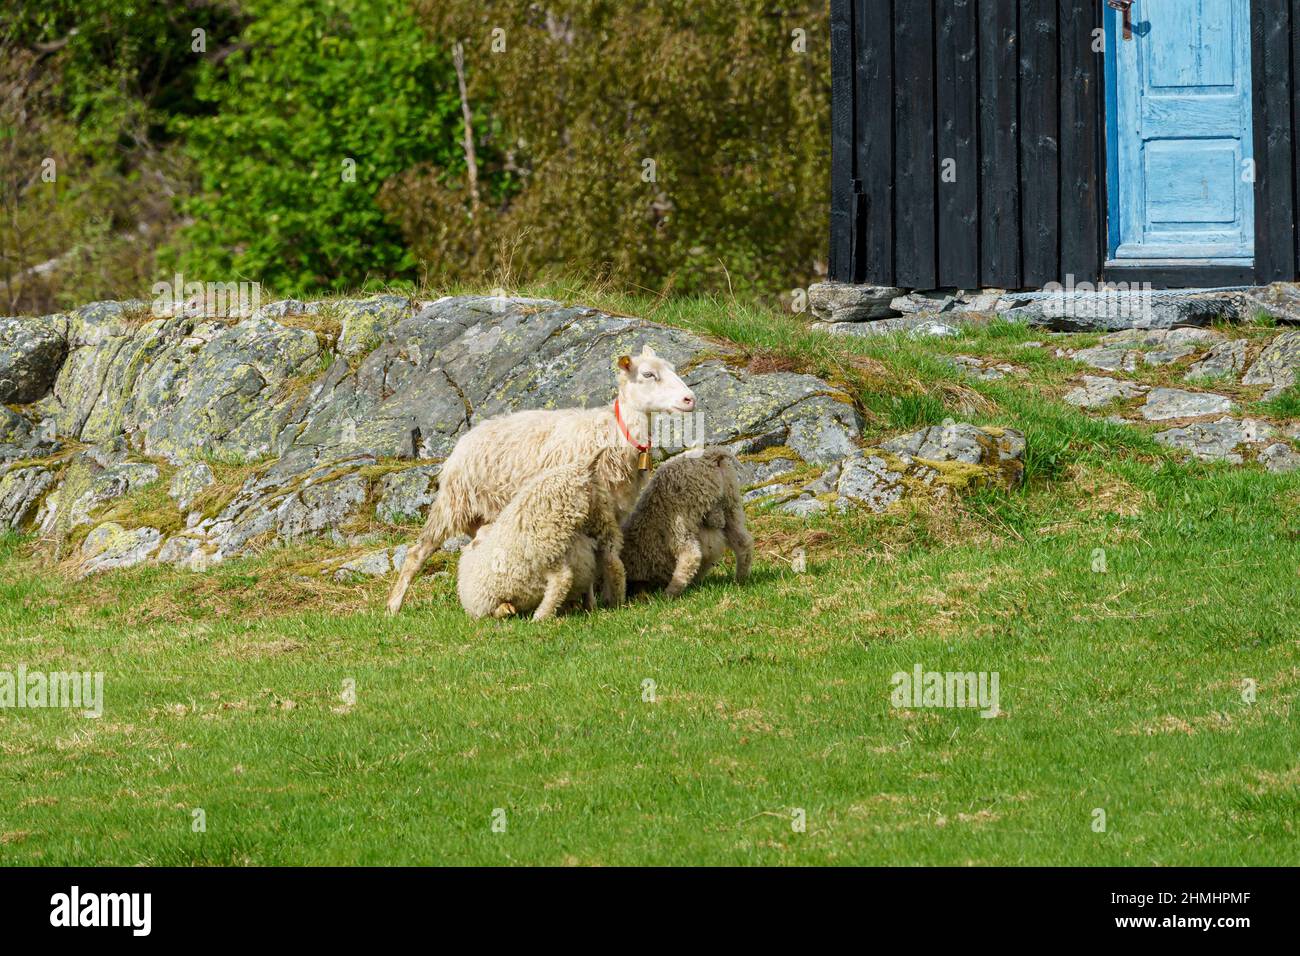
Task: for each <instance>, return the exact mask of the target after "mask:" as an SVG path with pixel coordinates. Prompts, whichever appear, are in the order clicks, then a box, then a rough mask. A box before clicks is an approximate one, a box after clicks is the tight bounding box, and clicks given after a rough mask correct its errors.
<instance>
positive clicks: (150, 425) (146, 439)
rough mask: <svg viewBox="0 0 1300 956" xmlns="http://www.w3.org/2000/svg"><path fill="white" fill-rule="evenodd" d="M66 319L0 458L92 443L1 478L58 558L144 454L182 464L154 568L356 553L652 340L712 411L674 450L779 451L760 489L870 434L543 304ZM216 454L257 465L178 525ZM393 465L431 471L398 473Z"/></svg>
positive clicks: (710, 350) (765, 385)
mask: <svg viewBox="0 0 1300 956" xmlns="http://www.w3.org/2000/svg"><path fill="white" fill-rule="evenodd" d="M24 321H27V320H24ZM42 321H45V320H42ZM58 321H59V322H62V325H59V324H58V323H57V322H55V321H54V320H50V321H49V323H48V324H50V327H52V328H55V329H56V330H57V331H58V332H59V333H60V335H61V336H62V341H63V342H65V343H66V356H62V357H61V365H59V366H58V368H57V374H56V375H54V376H53V382H52V385H50V386H49V391H48V394H45V395H43V396H42V397H40V398H39V400H38V401H37V402H36V403H35V404H34V405H32V406H31V408H30V409H27V408H25V409H19V410H14V409H8V408H4V406H2V405H0V409H3V414H2V415H0V460H9V461H10V463H11V464H17V465H20V466H21V465H22V462H23V461H24V460H25V459H26V458H31V457H33V454H32V449H35V448H37V447H39V448H41V449H43V453H45V454H48V453H49V452H50V451H51V450H52V449H53V448H54V447H56V446H55V445H54V444H53V442H54V441H55V440H56V438H55V434H54V433H55V432H57V436H58V437H59V438H62V439H64V440H65V441H66V440H74V441H80V442H84V443H87V444H89V445H90V446H91V447H90V448H88V449H86V450H84V451H80V452H78V453H77V454H75V455H68V456H64V457H63V458H60V459H59V461H58V464H57V467H55V466H51V467H50V468H46V469H44V470H42V471H32V472H31V473H30V474H27V475H25V476H22V480H21V481H20V479H19V478H18V477H13V478H9V480H8V485H7V486H6V500H7V501H8V503H9V509H8V510H9V512H10V519H9V520H11V521H14V522H16V523H18V524H20V525H23V526H24V527H27V526H30V525H31V524H32V522H33V520H37V521H38V522H39V527H40V528H41V530H42V533H43V534H48V535H49V536H50V537H51V538H52V540H54V541H56V542H58V544H56V548H58V547H62V543H63V542H68V541H74V540H76V539H75V536H74V535H73V534H72V533H71V532H72V531H73V529H74V528H75V527H76V526H77V525H79V524H82V523H85V522H93V521H94V519H95V516H96V515H98V514H100V513H101V512H102V510H103V509H104V507H105V506H107V505H108V504H109V503H110V502H112V501H113V500H114V499H115V498H117V497H119V496H120V495H122V494H133V493H135V492H136V491H138V490H139V488H140V487H141V486H142V485H143V484H145V483H147V482H148V481H153V480H156V479H157V478H158V469H157V465H156V464H154V463H141V462H140V461H138V459H139V458H140V457H145V458H149V459H153V460H154V461H155V462H159V461H166V462H169V463H172V464H175V465H177V466H178V471H177V473H176V476H175V478H174V480H173V482H172V484H171V486H170V488H169V491H170V493H171V497H172V498H173V499H174V500H175V502H176V510H177V512H178V514H177V515H175V516H173V517H172V518H171V519H170V521H171V523H169V524H167V525H164V526H165V527H181V526H184V527H185V531H184V532H180V533H173V534H171V535H169V536H168V537H167V540H166V541H165V542H162V541H159V542H157V544H158V547H157V548H155V549H154V551H153V552H152V553H151V559H154V560H160V561H166V562H169V563H176V564H182V565H186V566H193V564H194V563H195V562H197V563H200V564H204V565H206V564H207V563H215V562H218V561H221V560H224V559H225V558H228V557H231V556H233V555H237V554H245V553H249V552H250V551H253V550H255V549H257V548H258V547H261V546H262V545H263V544H265V543H270V542H274V541H279V540H284V539H288V538H295V537H300V536H304V535H317V534H330V535H334V536H340V535H341V536H343V537H349V538H350V535H351V531H350V530H349V529H356V528H360V527H362V526H363V525H364V524H365V522H367V521H369V520H370V518H371V514H370V509H372V508H373V509H374V516H375V517H376V518H378V520H381V521H392V520H400V519H401V518H418V517H420V516H421V515H422V514H423V513H424V512H425V511H427V508H428V506H429V504H430V502H431V501H432V498H433V495H434V493H435V490H436V481H435V478H436V474H437V470H438V466H437V464H436V459H440V458H442V457H444V456H445V455H446V454H447V453H449V452H450V450H451V448H452V447H453V446H454V445H455V443H456V440H457V439H458V438H459V437H460V436H461V435H462V434H464V432H465V431H466V430H468V429H469V428H470V427H472V426H473V425H474V424H476V423H477V422H479V421H482V420H483V419H485V418H487V417H490V416H495V415H502V414H508V413H511V412H515V411H520V410H524V409H530V408H561V407H569V406H575V405H576V406H585V407H595V406H600V405H605V404H606V403H608V402H610V401H611V400H612V397H613V394H614V367H615V361H616V359H617V357H618V356H619V355H622V354H626V353H630V352H637V351H639V350H640V348H641V347H642V346H643V345H647V344H648V345H651V346H653V347H654V348H655V350H656V351H657V352H659V354H661V355H663V356H664V357H666V358H668V359H669V360H670V361H673V362H674V363H676V364H677V366H678V368H679V370H680V371H681V373H682V376H683V378H684V379H685V380H686V381H687V382H688V383H689V384H690V385H691V386H692V387H693V388H694V390H695V393H696V396H697V400H698V407H699V409H700V410H701V414H700V415H698V416H695V417H693V418H692V420H691V422H690V425H691V428H690V430H691V431H692V432H693V433H692V434H690V435H683V436H682V437H683V439H684V440H686V439H688V440H690V442H691V443H695V442H705V443H713V444H724V445H727V446H729V447H732V448H734V449H735V450H736V451H738V452H741V453H750V454H754V453H761V452H763V451H764V450H765V449H770V448H780V449H782V450H783V451H784V452H785V454H784V455H783V456H782V458H783V460H782V461H780V462H777V461H775V459H773V463H772V464H770V465H767V466H765V467H764V469H763V471H764V474H766V475H769V476H770V475H774V474H779V473H781V472H783V471H788V470H791V469H793V468H795V467H802V466H804V465H814V466H815V465H830V464H833V463H835V462H837V461H839V460H840V459H843V458H844V457H846V456H847V455H849V454H851V453H852V452H853V451H854V449H855V442H856V440H857V438H858V435H859V434H860V425H861V422H860V419H859V416H858V413H857V411H856V410H855V408H854V405H853V402H852V399H851V397H850V396H849V395H848V394H846V393H845V392H843V391H842V390H840V389H838V388H836V387H834V386H831V385H829V384H827V383H826V382H824V381H822V380H820V379H818V378H816V377H814V376H812V375H805V374H800V373H798V372H786V371H782V372H770V373H751V372H748V371H747V370H746V369H745V367H744V366H745V364H746V361H747V357H746V356H745V355H744V354H743V353H742V352H741V351H740V350H738V349H735V348H733V347H730V346H727V345H725V344H719V343H716V342H711V341H707V340H705V339H702V338H700V337H699V336H697V335H694V334H692V333H690V332H686V331H683V330H681V329H675V328H668V327H665V326H660V325H655V324H653V323H649V322H645V321H643V320H640V319H635V318H628V317H624V316H615V315H609V314H607V313H603V312H600V311H597V310H594V309H589V308H582V307H572V306H564V305H561V304H559V303H556V302H551V301H548V300H541V299H524V298H512V297H505V296H460V297H448V298H444V299H439V300H437V301H436V302H429V303H419V304H417V303H413V302H410V301H409V300H407V299H405V298H402V297H397V296H376V297H372V298H369V299H363V300H348V301H341V302H337V301H336V302H329V303H303V302H296V301H293V300H286V301H284V302H278V303H271V304H270V305H268V306H265V307H263V308H261V309H258V310H257V311H256V312H255V313H254V314H253V315H252V316H250V317H249V318H247V319H245V320H242V321H239V322H237V323H231V322H229V321H226V320H220V321H217V320H212V319H209V318H206V317H205V316H204V315H203V314H202V310H201V308H200V309H181V310H174V311H172V312H169V313H167V314H157V315H155V314H153V313H152V312H151V311H150V310H149V309H148V308H147V307H146V306H145V305H144V304H143V303H115V302H101V303H94V304H92V305H89V306H86V307H84V308H82V309H78V310H75V311H74V312H71V313H69V314H68V315H67V316H66V317H65V318H63V319H61V320H58ZM38 422H39V428H40V430H41V435H40V436H37V435H36V429H37V427H38V425H37V423H38ZM38 437H39V438H40V440H41V441H43V442H44V444H39V443H38V442H37V439H38ZM47 439H48V440H47ZM664 450H665V451H666V452H668V453H672V452H674V451H676V450H679V449H677V448H674V447H665V449H664ZM209 457H212V458H214V459H217V460H220V461H223V462H228V463H230V464H232V465H236V464H252V463H255V462H257V461H259V460H264V464H262V465H261V466H260V467H257V468H256V470H255V471H254V472H253V473H252V475H251V477H248V478H247V479H246V480H245V481H244V483H243V485H242V486H241V487H240V488H239V490H238V491H237V492H235V493H234V494H233V495H231V496H230V497H229V500H226V501H224V502H215V501H214V502H213V503H212V505H211V506H210V507H207V508H205V509H204V511H203V513H200V512H197V511H191V512H190V513H189V514H186V512H187V511H189V509H191V508H192V506H193V505H194V503H195V501H196V499H197V498H198V497H199V496H201V495H203V493H204V490H205V489H208V488H211V487H212V486H213V481H214V477H215V476H214V471H213V468H212V466H210V465H209V464H208V462H207V459H208V458H209ZM393 459H407V460H412V461H416V460H419V459H425V460H426V463H424V464H419V465H417V466H416V467H413V468H409V469H405V470H393V469H392V460H393ZM32 467H33V468H34V467H36V466H35V465H33V466H32ZM20 485H21V487H20ZM37 485H39V487H37ZM826 494H827V495H828V496H829V495H830V494H831V493H830V492H826ZM151 507H153V505H151ZM33 509H38V510H36V511H34V510H33ZM102 520H103V519H102V518H100V521H101V522H102ZM159 523H161V522H159ZM111 530H112V529H111V528H110V529H108V531H104V532H101V533H100V534H99V535H98V536H97V538H96V540H99V539H100V538H104V537H105V536H106V535H108V533H109V531H111ZM125 530H127V531H132V530H134V529H129V528H128V529H125ZM115 560H116V559H115V558H112V557H110V558H106V559H103V560H102V561H99V563H98V564H97V565H96V567H99V566H100V565H102V564H104V563H105V562H107V563H109V564H112V563H113V562H114V561H115Z"/></svg>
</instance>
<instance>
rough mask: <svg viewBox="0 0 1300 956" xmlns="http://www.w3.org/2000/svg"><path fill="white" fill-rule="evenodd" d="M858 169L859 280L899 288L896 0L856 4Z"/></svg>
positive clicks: (877, 0)
mask: <svg viewBox="0 0 1300 956" xmlns="http://www.w3.org/2000/svg"><path fill="white" fill-rule="evenodd" d="M854 2H855V3H856V6H855V8H854V24H853V28H854V29H853V32H854V46H855V47H856V52H857V64H856V73H857V76H856V81H857V101H856V106H857V124H856V126H857V135H858V143H857V170H858V180H859V182H861V183H862V197H861V201H860V208H861V210H862V215H861V219H862V220H863V221H862V223H861V229H862V235H861V246H860V248H861V259H862V261H861V262H860V263H858V264H857V266H858V269H860V273H859V276H858V277H859V278H860V279H861V280H862V281H864V282H868V283H871V284H872V285H893V284H894V50H893V22H894V0H854Z"/></svg>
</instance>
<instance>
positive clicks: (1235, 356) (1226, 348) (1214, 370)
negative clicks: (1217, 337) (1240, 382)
mask: <svg viewBox="0 0 1300 956" xmlns="http://www.w3.org/2000/svg"><path fill="white" fill-rule="evenodd" d="M1245 367H1246V340H1245V339H1232V340H1230V341H1227V342H1220V343H1219V344H1218V345H1216V346H1214V347H1213V348H1212V349H1210V351H1209V352H1207V353H1206V354H1205V356H1204V357H1203V358H1201V359H1200V360H1199V361H1197V362H1193V363H1192V365H1191V366H1190V367H1189V368H1188V369H1187V373H1186V374H1185V375H1184V376H1183V378H1185V379H1187V380H1188V381H1189V382H1195V381H1203V380H1205V379H1211V378H1234V377H1236V375H1237V374H1238V373H1239V372H1241V370H1242V369H1244V368H1245Z"/></svg>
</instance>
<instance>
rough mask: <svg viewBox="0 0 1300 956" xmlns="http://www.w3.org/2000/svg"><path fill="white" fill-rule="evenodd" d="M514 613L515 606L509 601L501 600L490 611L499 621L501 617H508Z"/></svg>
mask: <svg viewBox="0 0 1300 956" xmlns="http://www.w3.org/2000/svg"><path fill="white" fill-rule="evenodd" d="M514 613H515V606H514V605H513V604H511V603H510V602H509V601H502V602H501V603H500V604H499V605H497V609H496V610H495V611H493V612H492V616H493V617H494V618H496V619H497V620H498V621H499V620H501V619H502V618H503V617H510V616H511V615H512V614H514Z"/></svg>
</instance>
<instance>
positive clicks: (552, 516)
mask: <svg viewBox="0 0 1300 956" xmlns="http://www.w3.org/2000/svg"><path fill="white" fill-rule="evenodd" d="M620 541H621V535H620V533H619V527H618V521H617V519H616V517H615V515H614V509H613V506H612V502H611V501H610V498H609V494H608V492H607V490H606V489H605V487H604V485H603V484H601V483H600V482H599V481H596V480H594V478H593V475H592V468H591V466H589V465H561V466H560V467H558V468H552V469H550V470H548V471H544V472H542V473H541V474H540V475H538V476H537V477H535V478H531V479H529V480H528V481H527V482H525V483H524V486H523V487H522V488H520V489H519V493H518V494H517V495H515V497H514V498H513V499H511V501H510V503H509V504H508V505H506V507H505V508H504V509H503V510H502V512H501V514H499V515H498V516H497V519H496V520H495V521H493V522H491V523H489V524H485V525H483V526H482V527H481V528H479V530H478V533H477V534H476V535H475V537H474V540H473V541H472V542H470V544H469V545H468V546H467V547H466V548H465V550H464V551H463V552H462V553H461V557H460V566H459V567H458V568H457V570H456V576H457V579H456V592H457V594H458V595H459V597H460V603H461V606H462V607H463V608H464V609H465V610H466V612H467V613H469V615H470V616H471V617H477V618H483V617H488V616H489V615H490V616H492V617H497V618H500V617H507V616H509V615H512V614H516V613H520V614H526V613H528V612H529V611H532V612H533V620H534V621H543V620H546V619H547V618H551V617H554V616H555V613H556V611H558V610H559V609H560V608H561V607H563V606H565V605H568V604H576V603H581V604H582V606H583V607H585V608H586V609H587V610H591V609H593V608H594V607H595V602H596V595H595V586H594V585H595V580H596V552H597V551H598V550H602V549H604V550H608V549H615V550H616V549H617V547H618V544H619V542H620Z"/></svg>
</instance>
